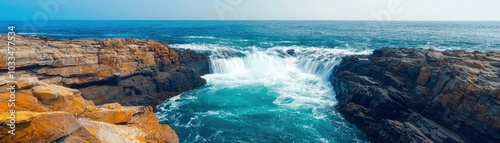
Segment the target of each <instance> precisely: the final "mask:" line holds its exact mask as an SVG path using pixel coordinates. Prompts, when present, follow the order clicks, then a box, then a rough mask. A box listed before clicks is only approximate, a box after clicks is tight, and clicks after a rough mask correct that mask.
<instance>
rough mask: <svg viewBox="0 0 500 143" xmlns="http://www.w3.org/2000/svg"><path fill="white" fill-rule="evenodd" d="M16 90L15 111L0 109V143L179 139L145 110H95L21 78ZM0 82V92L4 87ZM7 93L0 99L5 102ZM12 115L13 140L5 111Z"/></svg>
mask: <svg viewBox="0 0 500 143" xmlns="http://www.w3.org/2000/svg"><path fill="white" fill-rule="evenodd" d="M15 85H16V88H17V89H16V101H15V103H16V104H15V107H8V105H7V104H0V120H1V121H2V122H0V142H19V143H24V142H96V143H99V142H123V143H132V142H168V143H177V142H179V139H178V138H177V135H176V134H175V132H174V130H172V129H171V128H170V127H169V126H168V125H161V124H160V123H159V122H158V119H157V118H156V116H155V115H154V113H153V108H152V107H151V106H148V107H144V106H122V105H120V104H118V103H109V104H104V105H101V106H96V105H94V103H93V102H92V101H88V100H85V99H83V97H82V96H81V92H80V91H78V90H75V89H70V88H67V87H63V86H59V85H53V84H47V83H44V82H42V81H38V79H37V78H34V77H30V76H29V75H27V74H23V75H21V76H20V77H18V79H17V82H16V83H15ZM7 86H9V85H8V84H7V83H6V82H4V81H1V82H0V88H7ZM9 95H10V93H9V92H3V93H1V94H0V102H2V103H7V102H8V100H9V99H10V97H9ZM11 108H12V109H14V110H15V132H14V133H15V135H11V134H8V131H9V130H11V128H9V127H8V126H7V124H9V123H10V122H11V121H10V120H7V118H8V116H9V114H10V110H11Z"/></svg>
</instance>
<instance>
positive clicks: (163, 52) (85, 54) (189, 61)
mask: <svg viewBox="0 0 500 143" xmlns="http://www.w3.org/2000/svg"><path fill="white" fill-rule="evenodd" d="M6 42H7V40H6V38H2V40H0V44H2V43H3V44H6ZM14 47H15V48H16V49H17V51H16V54H15V57H16V68H17V69H16V72H18V73H26V74H30V75H31V76H34V77H37V78H38V79H40V80H41V81H44V82H46V83H50V84H56V85H63V86H66V87H70V88H75V89H79V90H80V91H81V92H82V96H83V97H84V98H85V99H88V100H92V101H93V102H94V103H95V104H98V105H101V104H106V103H112V102H118V103H121V104H123V105H144V106H149V105H153V106H154V105H156V104H158V103H160V102H162V101H164V100H165V99H167V98H169V97H172V96H175V95H178V94H180V93H182V92H184V91H187V90H191V89H195V88H198V87H200V86H203V85H204V84H205V83H206V82H205V80H204V79H202V78H201V77H200V76H202V75H204V74H207V73H208V72H209V65H208V64H209V61H208V56H206V55H204V54H200V53H196V52H194V51H191V50H177V49H172V48H170V47H169V46H168V45H167V44H166V43H160V42H157V41H150V40H139V39H122V38H116V39H104V40H64V41H60V40H57V39H51V38H46V37H21V36H16V45H15V46H14ZM6 56H7V53H5V52H3V53H2V52H0V71H6V68H7V65H6V62H5V61H4V60H6ZM2 90H4V89H0V91H2ZM2 92H3V91H2Z"/></svg>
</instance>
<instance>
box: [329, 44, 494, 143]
mask: <svg viewBox="0 0 500 143" xmlns="http://www.w3.org/2000/svg"><path fill="white" fill-rule="evenodd" d="M331 82H332V85H333V86H334V89H335V91H336V94H337V95H336V98H337V99H338V101H339V104H338V105H337V106H336V110H338V111H339V112H340V113H342V114H343V115H344V117H345V118H346V119H347V120H348V121H350V122H351V123H354V124H355V125H357V126H358V127H359V128H360V129H361V130H363V131H364V132H365V133H367V136H368V138H369V139H371V140H372V141H374V142H384V143H385V142H416V143H417V142H418V143H422V142H429V143H430V142H446V143H454V142H481V143H494V142H497V143H498V142H500V53H498V52H486V53H484V52H464V51H435V50H426V49H406V48H402V49H391V48H382V49H380V50H376V51H374V53H373V54H372V55H369V56H349V57H345V58H343V60H342V62H341V64H340V65H338V66H337V67H336V68H335V69H334V72H333V75H332V77H331Z"/></svg>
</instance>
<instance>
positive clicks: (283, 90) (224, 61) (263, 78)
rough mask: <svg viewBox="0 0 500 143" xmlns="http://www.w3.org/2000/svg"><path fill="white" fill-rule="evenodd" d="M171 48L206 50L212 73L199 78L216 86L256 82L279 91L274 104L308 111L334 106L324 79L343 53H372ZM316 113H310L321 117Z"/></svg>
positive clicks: (292, 48)
mask: <svg viewBox="0 0 500 143" xmlns="http://www.w3.org/2000/svg"><path fill="white" fill-rule="evenodd" d="M172 47H174V48H183V49H192V50H197V51H210V52H211V53H212V57H211V60H210V64H211V70H212V74H209V75H205V76H203V78H205V79H207V81H208V83H209V84H211V85H213V86H215V87H217V88H216V89H220V88H235V87H241V86H246V85H255V84H260V85H264V86H266V87H268V88H270V89H271V90H273V91H274V92H276V93H278V94H279V95H278V97H276V100H275V101H274V103H275V104H277V105H283V106H288V107H292V108H310V109H312V110H316V108H323V107H325V106H333V105H334V103H335V99H334V98H333V93H332V89H331V85H330V84H329V83H328V82H327V81H328V79H329V77H330V75H331V72H332V70H333V68H334V66H335V65H337V64H338V63H339V62H340V60H341V58H342V57H343V56H347V55H361V54H370V53H371V52H372V51H371V50H363V51H355V50H352V49H332V48H320V47H300V46H287V47H272V48H267V49H264V48H259V47H245V48H241V49H245V50H239V49H236V48H234V47H224V46H218V45H206V44H178V45H173V46H172ZM228 53H238V54H234V55H230V54H228ZM320 114H321V113H318V114H317V115H314V116H315V117H317V118H323V117H324V115H320Z"/></svg>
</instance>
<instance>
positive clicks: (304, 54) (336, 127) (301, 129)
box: [0, 21, 500, 143]
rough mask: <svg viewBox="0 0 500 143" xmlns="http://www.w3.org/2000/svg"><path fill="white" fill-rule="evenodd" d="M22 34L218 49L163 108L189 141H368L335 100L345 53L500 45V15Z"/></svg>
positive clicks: (71, 27) (80, 25) (144, 24)
mask: <svg viewBox="0 0 500 143" xmlns="http://www.w3.org/2000/svg"><path fill="white" fill-rule="evenodd" d="M8 25H15V26H16V27H18V28H16V32H17V34H18V35H24V36H49V37H53V38H60V39H86V38H92V39H103V38H140V39H151V40H158V41H162V42H167V43H169V44H170V46H171V47H172V48H179V49H192V50H195V51H198V52H205V53H209V54H210V66H211V73H210V74H208V75H205V76H203V78H204V79H206V80H207V85H205V86H203V87H201V88H198V89H195V90H192V91H188V92H185V93H182V94H180V95H178V96H175V97H173V98H171V99H168V100H166V101H164V102H163V103H162V104H160V105H158V106H156V107H155V114H156V115H157V117H158V118H159V120H160V122H161V123H165V124H169V125H170V126H171V127H172V128H173V129H174V130H175V131H176V132H177V134H178V136H179V139H180V141H181V142H187V143H191V142H231V143H233V142H299V143H305V142H314V143H316V142H326V143H330V142H331V143H350V142H353V143H354V142H359V143H362V142H368V141H367V139H366V138H365V136H364V134H363V133H362V132H361V131H360V130H359V129H357V128H356V127H355V126H353V125H352V124H350V123H348V122H347V121H345V120H344V119H343V117H342V115H340V114H339V113H338V112H336V111H335V109H334V107H335V105H336V103H337V101H336V99H335V92H334V91H333V88H332V85H331V84H330V83H329V81H328V80H329V78H330V76H331V71H332V69H333V68H334V66H335V65H337V64H338V63H339V62H340V61H341V58H342V57H344V56H348V55H368V54H371V53H372V51H373V50H375V49H379V48H382V47H393V48H401V47H407V48H426V49H429V48H432V49H436V50H466V51H500V22H377V21H49V22H48V23H47V24H46V25H44V26H43V27H23V22H22V21H1V22H0V26H2V27H5V28H2V29H0V32H2V33H6V32H7V28H6V27H7V26H8Z"/></svg>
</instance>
